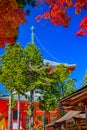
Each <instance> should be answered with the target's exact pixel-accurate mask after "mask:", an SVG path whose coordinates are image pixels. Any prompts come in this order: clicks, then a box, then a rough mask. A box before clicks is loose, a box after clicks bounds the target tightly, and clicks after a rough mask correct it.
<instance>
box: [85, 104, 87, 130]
mask: <svg viewBox="0 0 87 130" xmlns="http://www.w3.org/2000/svg"><path fill="white" fill-rule="evenodd" d="M85 116H86V130H87V105H85Z"/></svg>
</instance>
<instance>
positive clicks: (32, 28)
mask: <svg viewBox="0 0 87 130" xmlns="http://www.w3.org/2000/svg"><path fill="white" fill-rule="evenodd" d="M34 30H35V27H34V26H32V27H31V43H33V44H34Z"/></svg>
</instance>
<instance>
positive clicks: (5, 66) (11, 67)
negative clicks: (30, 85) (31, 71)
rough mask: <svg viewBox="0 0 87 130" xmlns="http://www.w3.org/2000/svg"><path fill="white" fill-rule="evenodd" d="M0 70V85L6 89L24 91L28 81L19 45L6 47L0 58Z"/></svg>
mask: <svg viewBox="0 0 87 130" xmlns="http://www.w3.org/2000/svg"><path fill="white" fill-rule="evenodd" d="M0 68H1V71H0V83H2V84H3V85H4V86H5V87H6V89H8V90H9V89H11V90H13V89H16V90H17V91H18V90H25V88H26V85H27V79H28V76H27V75H26V73H27V65H26V62H25V58H24V56H23V48H22V47H21V45H20V43H15V44H14V45H10V44H9V45H7V46H6V52H5V54H3V55H2V56H1V67H0Z"/></svg>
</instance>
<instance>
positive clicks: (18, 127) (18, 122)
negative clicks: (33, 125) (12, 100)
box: [17, 93, 20, 130]
mask: <svg viewBox="0 0 87 130" xmlns="http://www.w3.org/2000/svg"><path fill="white" fill-rule="evenodd" d="M17 130H20V94H19V93H18V115H17Z"/></svg>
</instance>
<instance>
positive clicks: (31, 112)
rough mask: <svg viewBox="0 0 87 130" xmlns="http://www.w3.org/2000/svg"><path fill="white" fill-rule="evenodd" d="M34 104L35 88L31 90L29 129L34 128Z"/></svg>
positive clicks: (32, 129)
mask: <svg viewBox="0 0 87 130" xmlns="http://www.w3.org/2000/svg"><path fill="white" fill-rule="evenodd" d="M33 113H34V105H33V90H31V91H30V120H29V121H30V123H29V130H34V117H33Z"/></svg>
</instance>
